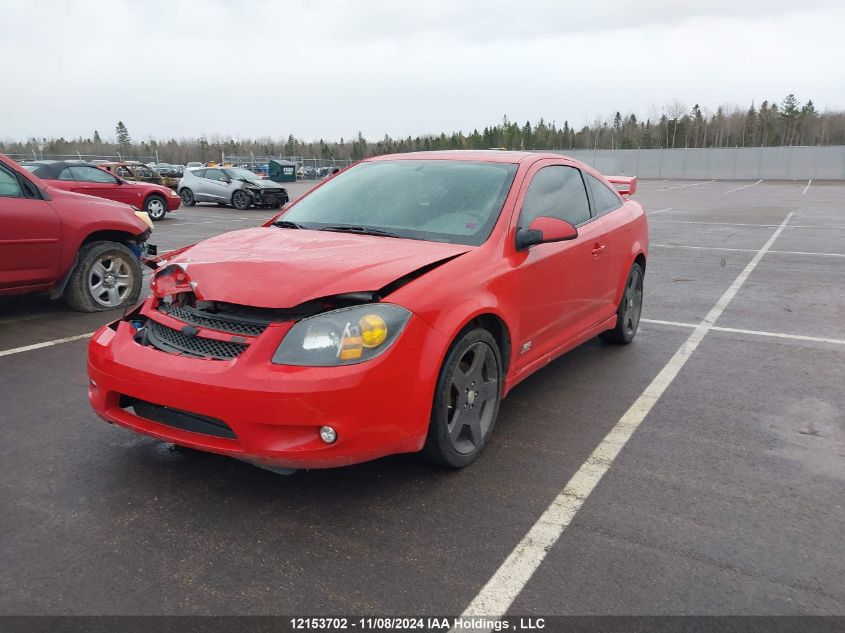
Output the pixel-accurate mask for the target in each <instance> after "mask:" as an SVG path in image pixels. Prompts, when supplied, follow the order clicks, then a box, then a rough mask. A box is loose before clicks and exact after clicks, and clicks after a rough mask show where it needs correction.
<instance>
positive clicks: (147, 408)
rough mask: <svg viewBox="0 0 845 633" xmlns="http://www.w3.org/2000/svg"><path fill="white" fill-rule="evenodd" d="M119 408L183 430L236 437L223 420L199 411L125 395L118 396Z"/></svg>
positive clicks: (227, 437)
mask: <svg viewBox="0 0 845 633" xmlns="http://www.w3.org/2000/svg"><path fill="white" fill-rule="evenodd" d="M120 408H121V409H131V410H132V412H133V413H134V414H135V415H137V416H139V417H141V418H144V419H146V420H151V421H152V422H158V423H159V424H164V425H167V426H172V427H173V428H176V429H182V430H183V431H191V432H192V433H202V434H203V435H213V436H214V437H225V438H226V439H230V440H236V439H238V436H237V435H235V432H234V431H233V430H232V428H231V427H230V426H229V425H228V424H226V423H225V422H224V421H223V420H218V419H217V418H212V417H210V416H207V415H200V414H199V413H191V412H190V411H182V410H180V409H171V408H170V407H166V406H164V405H163V404H155V403H154V402H147V401H146V400H141V399H140V398H133V397H131V396H127V395H121V396H120Z"/></svg>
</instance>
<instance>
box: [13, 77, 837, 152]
mask: <svg viewBox="0 0 845 633" xmlns="http://www.w3.org/2000/svg"><path fill="white" fill-rule="evenodd" d="M780 145H845V111H843V110H834V111H824V112H819V111H817V110H816V108H815V106H814V105H813V102H812V100H808V101H807V102H805V103H803V104H802V103H801V102H799V100H798V99H797V98H796V97H795V95H792V94H790V95H787V96H786V97H785V98H784V99H782V100H781V101H780V102H779V103H778V102H775V101H763V102H761V103H760V104H759V106H757V105H756V104H755V103H752V104H751V105H750V106H749V107H748V108H739V107H736V106H733V107H727V106H720V107H718V108H716V109H715V111H711V110H708V109H707V108H702V107H700V106H699V105H698V104H695V105H694V106H692V107H691V108H688V107H687V106H685V105H684V104H681V103H679V102H677V101H676V102H674V103H672V104H669V105H666V106H663V107H662V108H661V109H660V110H659V111H657V110H656V108H655V109H654V111H653V112H652V113H651V115H650V116H648V117H647V118H645V119H641V118H639V117H637V115H635V114H633V113H626V114H623V113H622V112H621V111H617V112H616V113H615V114H614V115H613V116H611V117H609V118H607V119H597V120H595V121H592V122H585V123H584V124H583V125H580V126H576V125H574V124H571V123H570V122H569V121H564V122H563V124H562V125H560V124H558V123H556V122H555V121H546V120H544V119H540V120H539V121H537V122H536V123H533V124H532V123H531V122H530V121H526V122H525V123H523V124H520V123H518V122H516V121H511V120H510V119H508V117H507V116H505V117H503V119H502V121H501V122H500V123H498V124H495V125H488V126H485V127H484V128H483V129H481V130H478V129H474V130H472V131H471V132H467V133H465V132H463V131H457V132H451V133H449V134H447V133H445V132H443V133H441V134H440V135H420V136H415V137H412V136H408V137H405V138H392V137H391V136H389V135H385V136H384V137H383V138H381V139H379V140H372V139H366V138H364V136H363V135H362V134H361V133H360V132H359V133H358V134H357V135H356V136H355V137H353V138H352V139H343V138H341V139H340V140H338V141H325V140H324V139H319V140H318V141H304V140H302V139H298V138H296V137H295V136H294V135H293V134H291V135H289V136H288V137H287V138H286V139H284V138H283V139H273V138H270V137H269V136H267V137H261V138H256V139H247V140H244V139H233V138H232V137H226V136H219V135H215V136H201V137H197V138H181V139H175V138H171V139H167V140H157V139H147V140H141V141H133V140H132V137H131V135H130V133H129V130H128V129H127V126H126V125H125V124H124V123H123V122H122V121H119V122H118V124H117V126H116V128H115V135H114V138H113V139H108V140H103V139H102V138H101V136H100V133H99V131H97V130H95V131H94V134H93V136H92V137H90V138H82V137H79V138H76V139H65V138H53V139H46V138H43V139H36V138H32V139H28V140H26V141H6V142H0V152H2V153H6V154H28V155H31V154H32V153H33V150H35V151H36V152H38V154H39V155H41V154H42V153H43V154H44V155H66V154H76V153H79V154H82V155H117V154H118V153H119V154H120V155H121V156H122V157H124V158H126V159H129V158H137V157H144V158H147V157H152V156H156V155H157V156H158V158H159V160H160V161H162V162H170V163H178V164H184V163H187V162H188V161H192V160H194V161H195V160H200V161H203V162H206V161H209V160H219V159H220V157H221V154H225V155H228V156H249V155H250V154H254V155H255V156H303V157H306V158H312V157H316V158H322V159H339V160H360V159H361V158H365V157H367V156H373V155H378V154H390V153H395V152H409V151H424V150H439V149H489V148H493V147H497V148H498V147H501V148H506V149H515V150H546V149H555V150H567V149H633V148H660V147H665V148H675V147H757V146H780Z"/></svg>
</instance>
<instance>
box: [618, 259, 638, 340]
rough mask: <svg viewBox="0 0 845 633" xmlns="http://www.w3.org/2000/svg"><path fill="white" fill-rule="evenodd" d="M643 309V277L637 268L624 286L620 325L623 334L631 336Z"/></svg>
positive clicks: (635, 329)
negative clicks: (623, 304)
mask: <svg viewBox="0 0 845 633" xmlns="http://www.w3.org/2000/svg"><path fill="white" fill-rule="evenodd" d="M642 309H643V276H642V273H640V271H639V270H638V269H637V268H634V270H632V271H631V276H630V277H629V278H628V285H627V286H625V312H624V314H623V316H622V323H623V324H624V327H625V334H626V335H627V336H633V335H634V333H635V332H636V331H637V326H638V325H639V324H640V313H641V312H642Z"/></svg>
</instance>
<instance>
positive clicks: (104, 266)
mask: <svg viewBox="0 0 845 633" xmlns="http://www.w3.org/2000/svg"><path fill="white" fill-rule="evenodd" d="M131 288H132V268H131V267H130V266H129V263H128V262H126V261H125V260H124V259H122V258H121V257H117V256H115V255H105V256H103V257H101V258H100V259H98V260H97V261H96V262H94V265H93V266H92V267H91V271H90V272H89V273H88V291H89V292H90V293H91V297H92V298H93V299H94V301H96V302H97V303H99V304H100V305H101V306H105V307H107V308H116V307H118V306H119V305H121V304H122V303H123V302H124V300H125V299H126V297H127V295H128V294H129V292H130V290H131Z"/></svg>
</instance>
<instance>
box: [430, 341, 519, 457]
mask: <svg viewBox="0 0 845 633" xmlns="http://www.w3.org/2000/svg"><path fill="white" fill-rule="evenodd" d="M501 385H502V356H501V352H500V351H499V346H498V345H497V344H496V341H495V339H494V338H493V337H492V335H491V334H490V333H489V332H488V331H487V330H484V329H481V328H475V329H471V330H464V332H463V333H462V334H460V335H458V338H457V339H456V340H455V342H454V343H452V346H451V347H450V348H449V352H448V353H447V354H446V359H445V360H444V361H443V366H442V367H441V368H440V374H439V376H438V377H437V385H436V387H435V390H434V403H433V405H432V409H431V422H430V423H429V428H428V436H427V438H426V441H425V446H424V447H423V454H424V455H425V457H426V458H427V459H429V460H430V461H432V462H434V463H435V464H438V465H440V466H446V467H448V468H463V467H464V466H467V465H469V464H471V463H472V462H473V461H475V459H476V458H477V457H478V456H479V455H480V454H481V451H482V450H483V449H484V447H485V446H486V445H487V441H488V439H489V438H490V435H491V434H492V432H493V428H494V427H495V426H496V417H497V416H498V414H499V401H500V400H501V393H502V390H501Z"/></svg>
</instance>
